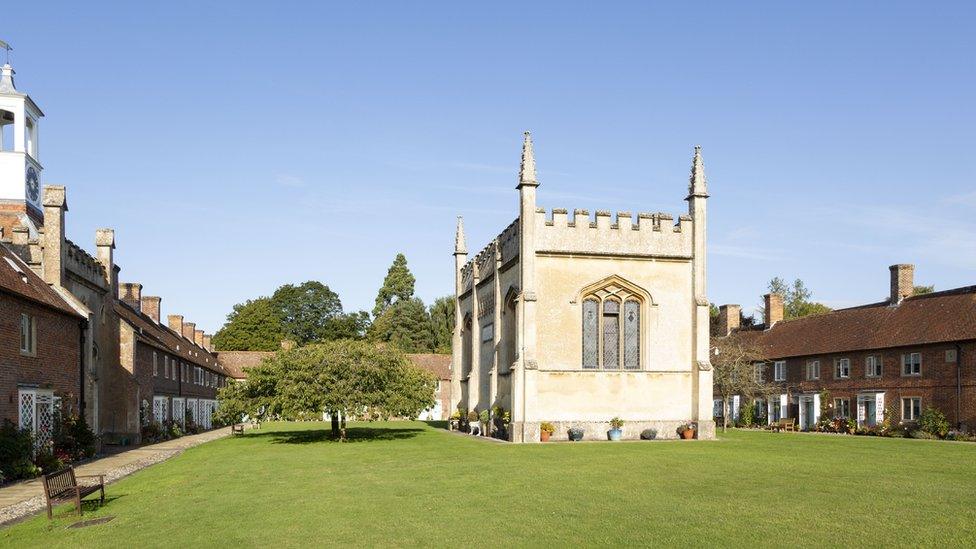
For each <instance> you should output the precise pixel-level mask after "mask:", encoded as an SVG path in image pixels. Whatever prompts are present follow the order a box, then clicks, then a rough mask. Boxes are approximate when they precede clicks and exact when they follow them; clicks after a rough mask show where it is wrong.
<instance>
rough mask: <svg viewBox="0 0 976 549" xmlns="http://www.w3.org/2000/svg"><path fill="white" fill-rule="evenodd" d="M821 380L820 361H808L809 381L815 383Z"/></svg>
mask: <svg viewBox="0 0 976 549" xmlns="http://www.w3.org/2000/svg"><path fill="white" fill-rule="evenodd" d="M817 379H820V361H819V360H808V361H807V381H813V380H817Z"/></svg>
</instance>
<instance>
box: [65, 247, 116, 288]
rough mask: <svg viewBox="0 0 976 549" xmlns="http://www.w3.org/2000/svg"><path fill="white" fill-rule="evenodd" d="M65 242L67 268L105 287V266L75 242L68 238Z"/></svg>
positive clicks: (100, 286)
mask: <svg viewBox="0 0 976 549" xmlns="http://www.w3.org/2000/svg"><path fill="white" fill-rule="evenodd" d="M64 242H65V244H66V245H67V250H66V253H65V259H66V261H65V270H67V271H70V272H71V273H72V274H74V275H76V276H78V277H79V278H82V279H84V280H85V281H86V282H90V283H92V284H94V285H95V286H98V287H99V288H105V287H106V283H105V280H106V277H105V267H104V266H103V265H102V264H101V263H99V261H98V260H97V259H95V258H94V257H92V255H91V254H89V253H88V252H86V251H85V250H84V249H82V248H81V247H80V246H78V245H77V244H75V243H74V242H72V241H70V240H68V239H67V238H66V239H65V240H64Z"/></svg>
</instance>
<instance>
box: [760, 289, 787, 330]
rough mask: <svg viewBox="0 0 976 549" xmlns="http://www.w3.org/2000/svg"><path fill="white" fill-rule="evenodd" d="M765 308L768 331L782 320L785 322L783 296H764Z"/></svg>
mask: <svg viewBox="0 0 976 549" xmlns="http://www.w3.org/2000/svg"><path fill="white" fill-rule="evenodd" d="M763 301H764V306H765V309H766V311H765V318H764V321H765V324H766V329H767V330H768V329H770V328H772V327H773V324H776V323H777V322H779V321H780V320H783V296H781V295H779V294H766V295H764V296H763Z"/></svg>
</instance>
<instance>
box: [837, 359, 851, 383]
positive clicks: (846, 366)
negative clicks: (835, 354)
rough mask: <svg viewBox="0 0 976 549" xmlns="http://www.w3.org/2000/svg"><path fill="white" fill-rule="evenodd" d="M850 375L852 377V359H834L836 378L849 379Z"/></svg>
mask: <svg viewBox="0 0 976 549" xmlns="http://www.w3.org/2000/svg"><path fill="white" fill-rule="evenodd" d="M845 370H846V371H845ZM850 377H851V359H849V358H836V359H834V379H849V378H850Z"/></svg>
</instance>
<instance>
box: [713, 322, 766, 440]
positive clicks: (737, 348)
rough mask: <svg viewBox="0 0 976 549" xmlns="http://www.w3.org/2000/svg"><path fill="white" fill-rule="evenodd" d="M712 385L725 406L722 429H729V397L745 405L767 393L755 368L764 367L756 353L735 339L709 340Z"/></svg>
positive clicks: (749, 346)
mask: <svg viewBox="0 0 976 549" xmlns="http://www.w3.org/2000/svg"><path fill="white" fill-rule="evenodd" d="M712 344H713V347H712V360H711V362H712V382H713V384H714V387H715V390H716V391H717V392H718V394H719V396H720V397H722V402H723V403H724V404H723V406H724V411H723V414H722V416H723V418H722V419H723V421H722V430H723V431H724V430H725V429H727V428H728V425H729V416H730V415H732V414H730V413H729V410H728V407H729V406H730V403H731V402H732V397H733V396H735V395H740V396H741V397H742V398H744V399H745V401H746V402H752V401H753V399H755V398H759V397H765V396H766V395H767V393H769V389H768V388H767V386H766V383H765V382H764V381H763V376H762V375H758V374H761V373H762V372H758V373H757V368H765V365H763V364H762V355H760V353H759V351H758V350H757V349H755V348H754V347H752V346H751V345H748V344H746V343H743V342H742V341H741V340H739V339H738V338H717V339H714V340H712Z"/></svg>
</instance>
